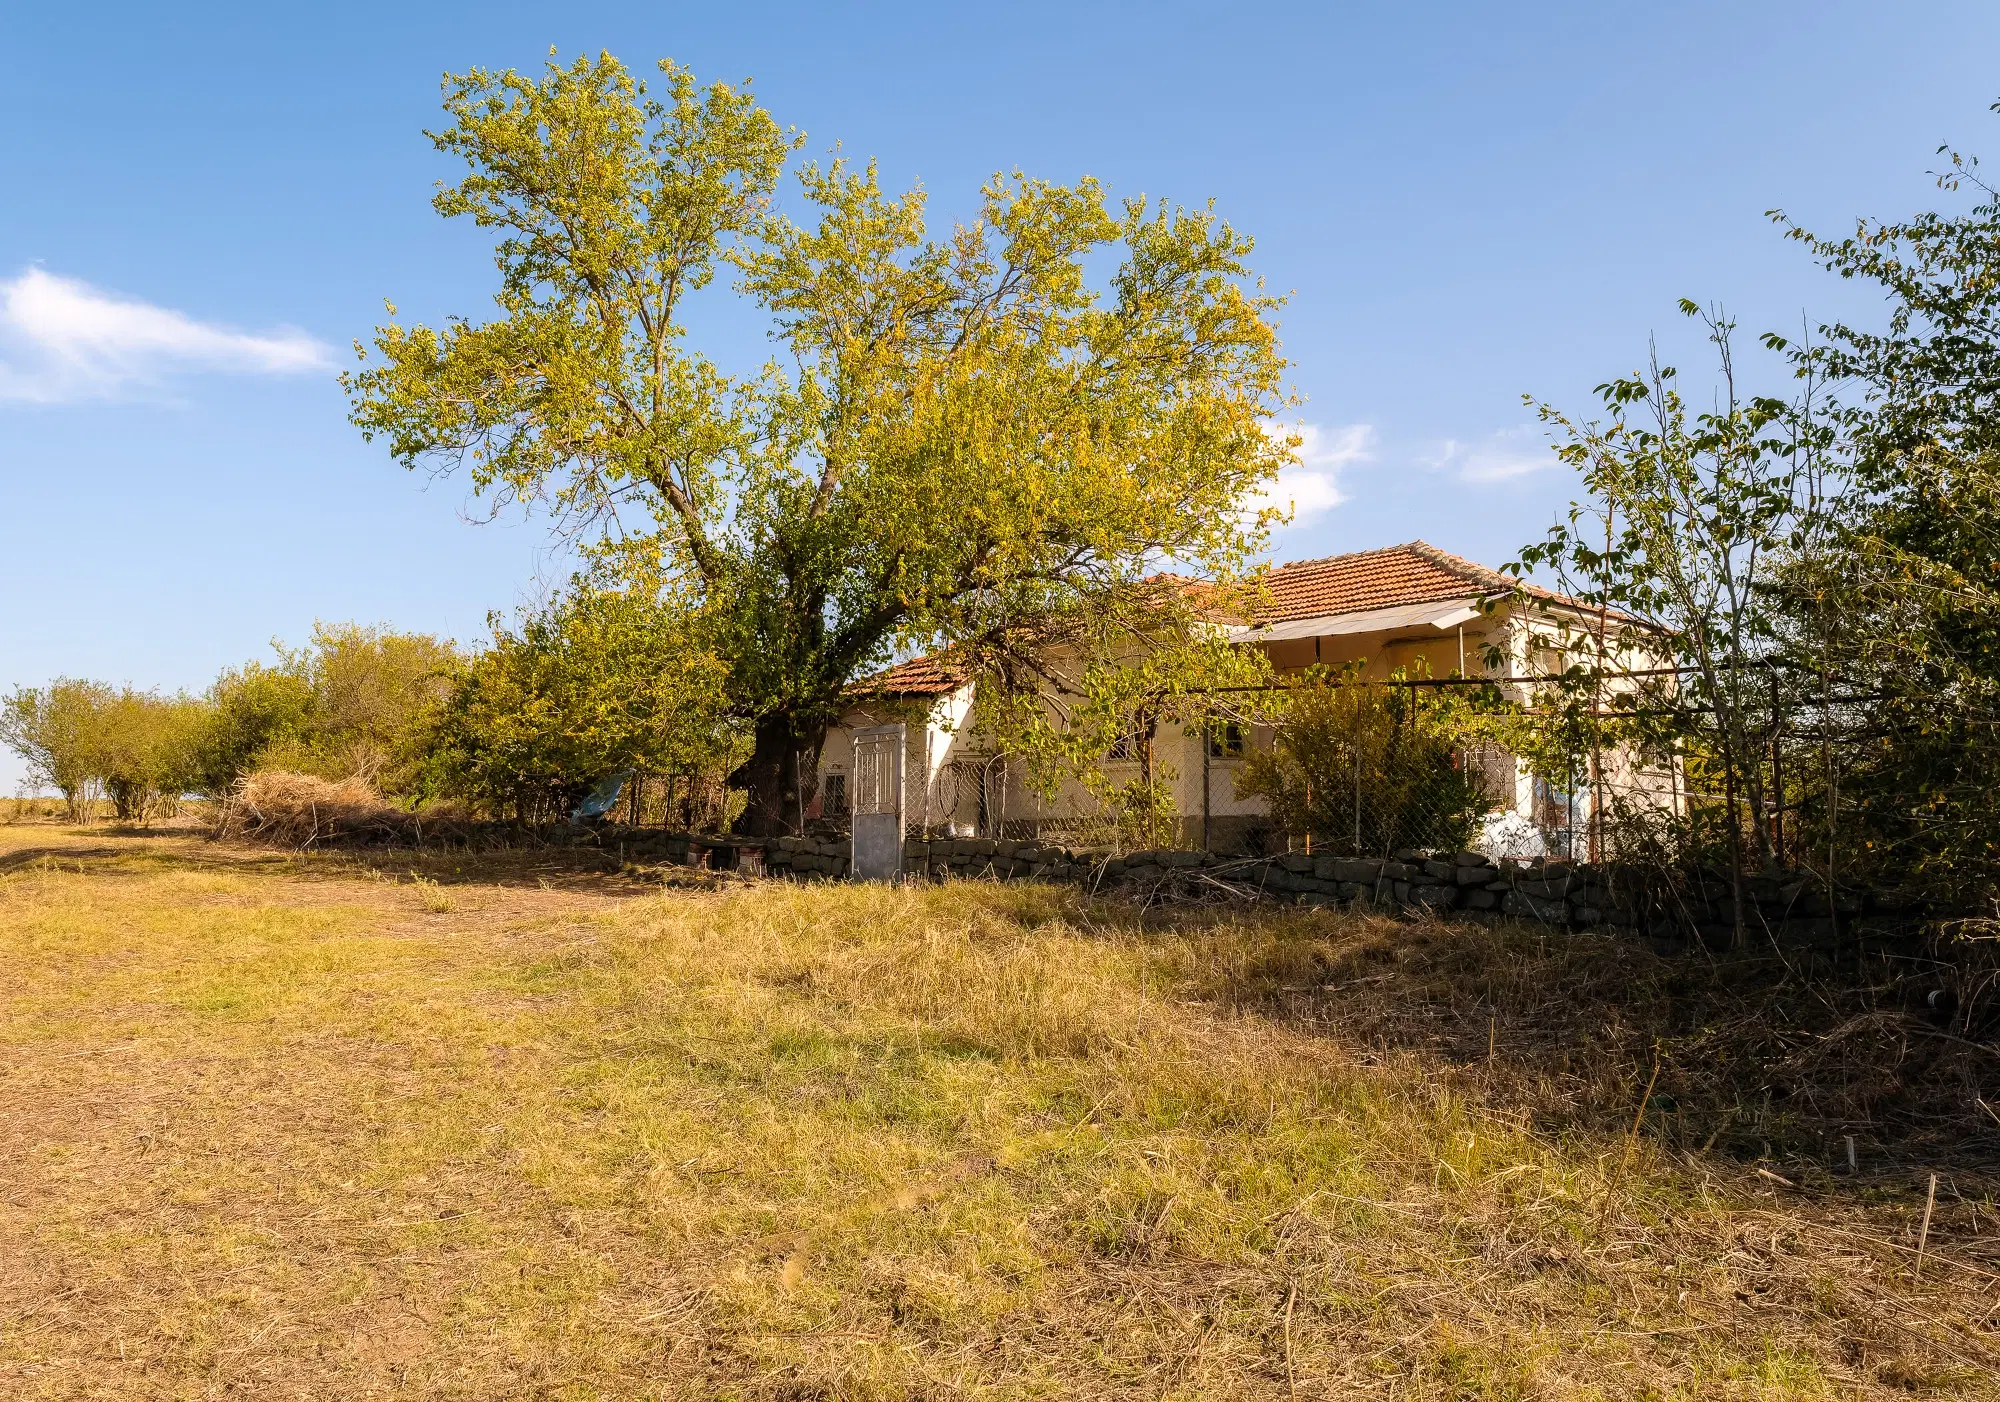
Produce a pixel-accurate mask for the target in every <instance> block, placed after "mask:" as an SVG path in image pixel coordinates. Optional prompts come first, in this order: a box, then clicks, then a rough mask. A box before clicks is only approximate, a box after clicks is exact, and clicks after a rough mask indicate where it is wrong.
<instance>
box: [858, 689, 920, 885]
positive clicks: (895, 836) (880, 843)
mask: <svg viewBox="0 0 2000 1402" xmlns="http://www.w3.org/2000/svg"><path fill="white" fill-rule="evenodd" d="M905 744H906V735H905V729H904V727H903V726H900V725H873V726H869V727H868V728H866V729H864V730H857V731H855V732H854V778H853V782H852V785H851V786H850V789H849V793H848V797H849V800H850V802H851V803H852V804H853V813H854V816H853V832H854V860H853V866H852V870H853V873H854V879H855V880H856V881H893V880H895V879H896V878H897V877H898V876H899V875H901V873H902V870H903V754H904V748H905Z"/></svg>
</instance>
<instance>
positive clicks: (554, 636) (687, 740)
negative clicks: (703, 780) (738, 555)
mask: <svg viewBox="0 0 2000 1402" xmlns="http://www.w3.org/2000/svg"><path fill="white" fill-rule="evenodd" d="M686 622H687V617H686V615H685V614H684V613H682V612H680V611H677V610H673V609H669V608H667V607H664V606H662V605H661V604H660V603H659V602H658V601H657V600H656V599H655V598H654V597H653V596H652V595H651V594H650V592H648V591H634V592H617V591H607V590H600V589H596V588H593V587H591V586H590V585H589V584H588V583H587V582H579V584H578V585H577V586H576V587H574V588H572V589H571V590H570V591H569V592H567V593H565V594H564V595H562V596H561V597H559V598H558V599H556V600H555V601H554V602H553V603H552V604H550V605H549V606H548V607H547V608H544V609H542V610H539V611H537V612H534V613H532V614H530V615H528V616H527V617H526V618H525V619H524V620H523V621H522V623H521V625H520V627H519V629H518V631H515V630H510V629H507V628H504V627H501V626H500V625H499V623H498V622H497V620H496V622H495V625H494V634H493V643H492V646H491V647H489V648H488V649H486V650H485V651H484V652H481V653H480V654H479V655H478V656H476V657H474V658H473V659H472V660H471V661H469V662H467V663H466V664H464V665H463V666H462V667H461V668H460V669H459V670H458V672H457V674H456V676H455V677H454V679H453V684H452V686H451V689H450V691H449V693H448V694H447V695H446V696H444V697H443V698H442V699H441V700H440V701H439V702H438V703H437V705H436V706H435V707H434V708H433V710H432V712H431V713H430V715H429V717H428V718H427V720H426V722H425V724H424V725H423V727H422V728H421V729H420V731H419V732H418V733H417V735H416V736H415V737H414V739H415V746H414V747H415V748H416V749H417V750H419V751H420V752H421V753H422V754H423V755H424V766H425V770H424V772H425V780H426V785H427V788H428V790H429V791H430V792H433V793H438V794H449V795H453V796H457V797H462V798H467V799H471V800H472V801H474V802H476V803H479V804H481V805H483V806H485V807H487V808H489V809H498V810H508V809H511V810H512V812H513V814H514V816H515V817H516V819H517V820H519V821H522V822H534V821H543V820H548V819H552V818H557V817H560V816H561V815H563V814H564V813H566V812H568V811H569V809H570V808H571V807H572V806H573V805H574V804H575V803H576V802H577V800H578V799H580V798H581V797H582V796H583V795H584V794H585V793H587V792H588V791H589V790H590V788H591V786H592V785H593V784H595V783H596V782H597V781H598V780H600V779H602V778H604V777H605V776H607V775H609V774H614V773H616V772H618V771H619V770H623V769H629V770H634V771H636V772H638V773H639V774H642V775H644V774H659V775H665V774H678V775H693V774H697V773H701V772H704V771H714V770H715V769H716V768H717V767H718V766H721V765H724V764H725V761H726V760H727V759H729V758H730V756H731V754H732V750H733V749H734V744H733V742H734V740H735V727H733V726H732V725H731V724H730V722H729V720H728V718H727V717H726V716H724V715H723V714H722V713H721V703H722V697H723V689H722V685H721V678H720V677H719V676H718V675H717V672H718V664H717V662H716V660H715V656H714V654H713V652H712V651H710V650H709V649H707V648H705V647H703V646H701V645H700V640H699V639H698V638H696V637H691V636H690V635H689V634H688V632H687V630H686V628H685V626H684V625H685V624H686Z"/></svg>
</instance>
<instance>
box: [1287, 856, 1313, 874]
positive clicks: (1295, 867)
mask: <svg viewBox="0 0 2000 1402" xmlns="http://www.w3.org/2000/svg"><path fill="white" fill-rule="evenodd" d="M1280 860H1282V861H1283V862H1284V864H1285V870H1286V871H1311V870H1312V867H1313V859H1312V858H1311V857H1309V856H1307V855H1306V854H1305V853H1304V852H1287V853H1285V855H1284V856H1283V857H1282V858H1281V859H1280Z"/></svg>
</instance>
